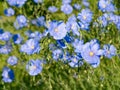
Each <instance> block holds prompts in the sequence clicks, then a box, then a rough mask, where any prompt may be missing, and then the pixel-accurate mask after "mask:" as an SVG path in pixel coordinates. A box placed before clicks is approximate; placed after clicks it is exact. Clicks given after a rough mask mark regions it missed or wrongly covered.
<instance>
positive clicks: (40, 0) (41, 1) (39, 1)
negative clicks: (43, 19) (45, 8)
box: [33, 0, 43, 3]
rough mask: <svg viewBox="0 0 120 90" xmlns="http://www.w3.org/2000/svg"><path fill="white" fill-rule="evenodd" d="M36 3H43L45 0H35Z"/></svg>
mask: <svg viewBox="0 0 120 90" xmlns="http://www.w3.org/2000/svg"><path fill="white" fill-rule="evenodd" d="M33 1H34V2H35V3H43V0H33Z"/></svg>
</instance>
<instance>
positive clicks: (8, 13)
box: [4, 8, 15, 17]
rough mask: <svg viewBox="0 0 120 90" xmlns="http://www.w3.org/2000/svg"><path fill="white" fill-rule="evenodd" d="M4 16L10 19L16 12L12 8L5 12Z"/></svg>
mask: <svg viewBox="0 0 120 90" xmlns="http://www.w3.org/2000/svg"><path fill="white" fill-rule="evenodd" d="M4 14H5V15H6V16H8V17H9V16H13V15H14V14H15V11H14V10H13V9H12V8H7V9H5V10H4Z"/></svg>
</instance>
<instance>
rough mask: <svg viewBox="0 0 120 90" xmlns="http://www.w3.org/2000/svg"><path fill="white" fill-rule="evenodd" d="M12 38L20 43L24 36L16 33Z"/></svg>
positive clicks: (16, 42)
mask: <svg viewBox="0 0 120 90" xmlns="http://www.w3.org/2000/svg"><path fill="white" fill-rule="evenodd" d="M12 39H13V41H14V43H15V44H20V43H21V42H22V40H23V38H22V37H21V36H20V34H14V35H13V37H12Z"/></svg>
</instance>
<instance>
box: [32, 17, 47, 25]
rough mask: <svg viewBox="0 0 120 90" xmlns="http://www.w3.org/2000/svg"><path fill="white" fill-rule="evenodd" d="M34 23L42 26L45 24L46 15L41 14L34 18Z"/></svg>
mask: <svg viewBox="0 0 120 90" xmlns="http://www.w3.org/2000/svg"><path fill="white" fill-rule="evenodd" d="M31 23H32V24H34V25H36V26H38V27H40V26H45V17H44V16H40V17H38V18H37V19H33V20H32V21H31Z"/></svg>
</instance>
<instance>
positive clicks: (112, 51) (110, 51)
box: [103, 44, 117, 58]
mask: <svg viewBox="0 0 120 90" xmlns="http://www.w3.org/2000/svg"><path fill="white" fill-rule="evenodd" d="M103 49H104V56H105V57H107V58H112V57H113V56H115V55H116V52H117V49H116V48H115V47H114V46H113V45H110V44H107V45H104V46H103Z"/></svg>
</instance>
